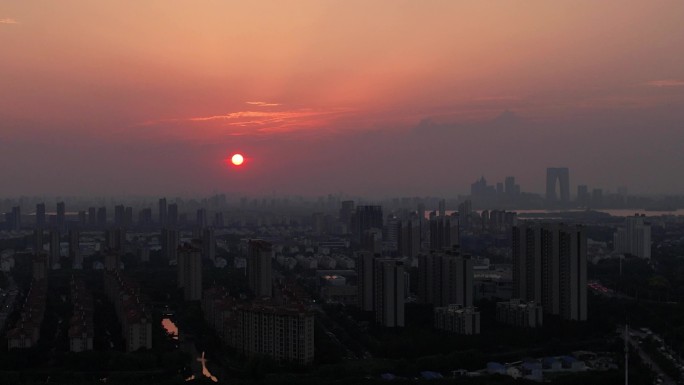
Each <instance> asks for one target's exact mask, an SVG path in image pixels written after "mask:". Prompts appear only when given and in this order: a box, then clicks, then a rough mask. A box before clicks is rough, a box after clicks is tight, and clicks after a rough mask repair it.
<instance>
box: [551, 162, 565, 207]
mask: <svg viewBox="0 0 684 385" xmlns="http://www.w3.org/2000/svg"><path fill="white" fill-rule="evenodd" d="M556 183H558V184H559V185H560V200H559V197H558V195H557V194H556ZM546 201H547V202H548V203H549V204H551V205H553V204H558V203H559V202H560V203H561V204H568V203H569V202H570V170H568V168H567V167H555V168H554V167H549V168H547V169H546Z"/></svg>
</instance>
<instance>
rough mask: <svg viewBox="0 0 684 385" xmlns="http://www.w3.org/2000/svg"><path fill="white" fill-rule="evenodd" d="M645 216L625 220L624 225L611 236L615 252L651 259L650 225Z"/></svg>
mask: <svg viewBox="0 0 684 385" xmlns="http://www.w3.org/2000/svg"><path fill="white" fill-rule="evenodd" d="M645 219H646V216H645V215H635V216H633V217H627V218H625V225H624V226H623V227H620V228H618V229H617V231H616V232H615V233H614V234H613V244H614V247H615V251H617V252H618V253H623V254H631V255H634V256H636V257H639V258H645V259H650V258H651V225H650V224H648V223H646V222H645Z"/></svg>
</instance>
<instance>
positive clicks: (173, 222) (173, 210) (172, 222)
mask: <svg viewBox="0 0 684 385" xmlns="http://www.w3.org/2000/svg"><path fill="white" fill-rule="evenodd" d="M166 220H167V225H168V227H176V226H177V225H178V205H177V204H176V203H171V204H170V205H169V206H168V212H167V218H166Z"/></svg>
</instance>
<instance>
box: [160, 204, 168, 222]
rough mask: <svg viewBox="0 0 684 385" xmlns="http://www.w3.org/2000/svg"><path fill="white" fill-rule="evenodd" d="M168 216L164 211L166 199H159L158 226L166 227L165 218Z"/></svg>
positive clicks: (165, 210)
mask: <svg viewBox="0 0 684 385" xmlns="http://www.w3.org/2000/svg"><path fill="white" fill-rule="evenodd" d="M167 216H168V212H167V209H166V198H160V199H159V225H160V226H162V227H163V226H166V224H167V223H166V218H167Z"/></svg>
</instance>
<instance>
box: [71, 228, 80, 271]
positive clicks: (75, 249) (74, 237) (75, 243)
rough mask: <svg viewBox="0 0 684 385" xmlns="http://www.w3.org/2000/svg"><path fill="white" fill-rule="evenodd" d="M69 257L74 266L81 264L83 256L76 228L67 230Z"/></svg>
mask: <svg viewBox="0 0 684 385" xmlns="http://www.w3.org/2000/svg"><path fill="white" fill-rule="evenodd" d="M69 259H70V260H71V264H72V266H74V267H79V268H80V267H82V266H83V256H82V255H81V245H80V236H79V232H78V230H75V229H71V230H69Z"/></svg>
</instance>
